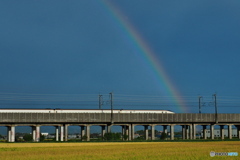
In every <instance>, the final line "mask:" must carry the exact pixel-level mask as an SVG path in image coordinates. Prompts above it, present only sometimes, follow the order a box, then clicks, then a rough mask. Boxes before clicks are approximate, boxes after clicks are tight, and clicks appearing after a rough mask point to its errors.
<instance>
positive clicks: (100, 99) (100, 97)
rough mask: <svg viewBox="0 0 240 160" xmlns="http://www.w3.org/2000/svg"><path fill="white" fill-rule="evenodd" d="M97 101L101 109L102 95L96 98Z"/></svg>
mask: <svg viewBox="0 0 240 160" xmlns="http://www.w3.org/2000/svg"><path fill="white" fill-rule="evenodd" d="M98 98H99V99H98V100H99V109H102V95H99V96H98Z"/></svg>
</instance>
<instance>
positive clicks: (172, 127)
mask: <svg viewBox="0 0 240 160" xmlns="http://www.w3.org/2000/svg"><path fill="white" fill-rule="evenodd" d="M170 130H171V131H170V132H171V140H174V124H171V128H170Z"/></svg>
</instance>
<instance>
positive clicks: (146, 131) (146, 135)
mask: <svg viewBox="0 0 240 160" xmlns="http://www.w3.org/2000/svg"><path fill="white" fill-rule="evenodd" d="M144 131H145V140H148V126H147V125H145V126H144Z"/></svg>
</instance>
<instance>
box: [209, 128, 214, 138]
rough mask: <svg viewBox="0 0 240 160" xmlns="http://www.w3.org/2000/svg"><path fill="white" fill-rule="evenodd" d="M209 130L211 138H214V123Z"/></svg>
mask: <svg viewBox="0 0 240 160" xmlns="http://www.w3.org/2000/svg"><path fill="white" fill-rule="evenodd" d="M210 130H211V139H214V125H211V126H210Z"/></svg>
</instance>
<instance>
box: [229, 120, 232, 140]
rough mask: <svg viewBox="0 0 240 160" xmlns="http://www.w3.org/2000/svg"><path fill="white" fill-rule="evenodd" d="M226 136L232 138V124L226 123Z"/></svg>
mask: <svg viewBox="0 0 240 160" xmlns="http://www.w3.org/2000/svg"><path fill="white" fill-rule="evenodd" d="M228 138H229V139H232V124H229V125H228Z"/></svg>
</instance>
